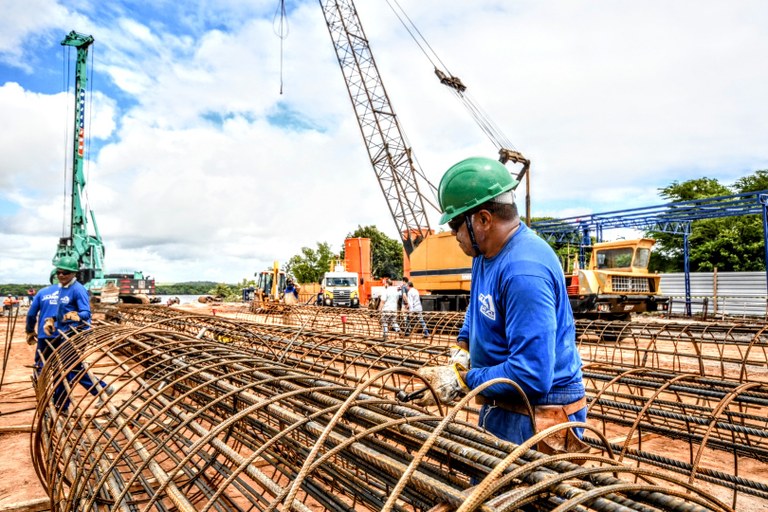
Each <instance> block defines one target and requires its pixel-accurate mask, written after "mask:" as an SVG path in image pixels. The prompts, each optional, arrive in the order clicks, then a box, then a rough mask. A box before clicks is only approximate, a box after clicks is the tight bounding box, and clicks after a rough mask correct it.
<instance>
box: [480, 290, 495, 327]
mask: <svg viewBox="0 0 768 512" xmlns="http://www.w3.org/2000/svg"><path fill="white" fill-rule="evenodd" d="M478 299H479V300H480V313H482V314H483V315H485V316H486V317H488V318H490V319H491V320H496V308H495V307H494V305H493V297H491V296H490V295H485V294H483V293H481V294H480V296H479V297H478Z"/></svg>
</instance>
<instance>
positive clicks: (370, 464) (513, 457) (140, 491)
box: [33, 325, 729, 511]
mask: <svg viewBox="0 0 768 512" xmlns="http://www.w3.org/2000/svg"><path fill="white" fill-rule="evenodd" d="M79 361H88V362H89V365H88V368H89V370H88V371H90V372H92V373H95V372H96V371H97V370H98V373H99V374H100V375H99V376H100V377H101V378H103V379H104V380H105V381H106V382H107V383H109V384H112V385H113V386H115V387H116V388H117V392H116V393H115V394H114V395H112V396H109V397H107V396H102V397H101V398H103V399H105V403H104V405H103V406H101V407H100V408H96V407H94V405H95V402H96V399H95V398H94V397H93V396H92V395H90V394H87V393H86V392H84V391H83V390H81V389H78V388H77V387H75V388H73V389H70V394H71V397H72V399H73V403H72V405H71V406H70V409H69V411H68V412H66V413H63V412H61V413H60V412H59V411H57V410H56V409H55V407H54V406H53V405H52V403H51V398H52V394H53V389H54V388H55V387H56V385H58V384H66V383H67V379H65V378H64V376H65V375H67V374H68V373H69V371H70V370H71V369H72V368H74V367H75V365H76V363H77V362H79ZM72 377H73V379H75V380H76V379H77V377H78V376H77V375H74V376H72ZM94 377H95V376H94ZM412 378H413V372H412V371H410V370H408V369H404V368H392V369H390V370H385V371H382V372H379V373H376V374H374V375H372V376H371V377H370V378H369V379H368V380H366V381H365V382H362V383H360V384H359V385H358V386H356V387H352V386H348V385H346V384H345V383H343V382H339V381H335V380H333V379H331V378H329V377H327V376H320V375H318V374H315V373H312V372H306V371H299V370H296V369H293V368H291V367H289V366H288V365H285V364H282V363H280V362H277V361H274V360H267V359H265V358H263V357H258V356H256V355H254V353H253V352H252V351H249V350H247V349H245V348H243V347H238V346H235V345H233V344H224V343H218V342H212V341H209V340H204V339H198V338H196V337H193V336H189V335H187V334H182V333H177V332H171V331H168V330H161V329H157V328H155V326H152V325H149V326H146V327H142V328H132V327H125V326H99V327H95V328H93V329H91V330H89V331H86V332H83V333H80V334H78V335H76V336H73V337H72V338H71V339H70V340H69V343H68V344H65V345H63V346H62V348H61V349H60V350H57V351H55V352H54V353H53V355H52V356H51V357H50V358H49V359H48V360H47V361H46V364H45V367H44V369H43V371H42V373H41V374H40V376H39V379H38V382H37V386H36V389H37V392H38V398H39V402H38V409H37V412H36V417H35V422H36V424H37V429H36V431H35V433H34V434H33V461H34V464H35V468H36V470H37V471H38V474H39V475H40V477H41V480H42V481H43V482H44V485H45V487H46V489H47V491H48V493H49V495H50V497H51V503H52V510H57V511H59V510H61V511H63V510H170V509H176V510H185V511H193V510H202V511H207V510H222V511H229V510H233V511H235V510H237V511H239V510H264V511H270V510H276V509H281V510H290V509H296V510H301V511H309V510H314V511H317V510H353V509H354V510H358V509H359V510H385V511H390V510H430V509H432V508H433V507H436V506H443V507H447V508H446V510H450V509H459V510H462V511H469V510H486V511H496V510H521V509H524V510H617V511H618V510H647V511H652V510H681V511H682V510H685V511H698V510H729V507H728V506H727V505H725V504H723V503H721V502H719V501H718V500H716V499H715V498H714V497H712V496H711V495H708V494H707V493H703V492H700V491H699V492H695V491H694V489H693V486H692V485H690V484H688V483H686V482H683V481H680V480H677V479H674V478H671V477H669V476H668V475H665V474H662V473H657V472H653V471H648V470H645V469H639V468H631V467H628V466H625V465H622V464H617V463H616V462H615V461H612V460H611V459H609V458H605V457H600V456H594V455H592V456H586V458H587V459H588V461H587V462H588V463H589V465H585V466H583V467H582V466H579V465H576V464H573V463H572V462H571V461H570V459H573V458H579V457H582V458H583V457H585V456H583V455H581V456H579V455H574V454H569V455H564V456H555V457H547V456H544V455H542V454H540V453H538V452H536V451H533V450H530V449H529V448H530V446H526V445H523V446H516V445H514V444H512V443H506V442H502V441H500V440H498V439H496V438H494V437H493V436H490V435H488V434H486V433H484V432H483V431H481V430H479V429H478V428H477V427H475V426H473V425H468V424H465V423H463V422H460V421H456V420H455V418H453V417H452V415H451V414H450V413H449V414H448V415H445V416H443V415H441V414H438V415H434V414H432V413H429V412H428V411H425V410H423V409H419V408H417V407H412V406H409V405H407V404H401V403H398V402H396V401H395V400H393V399H392V398H391V390H390V387H392V386H394V387H399V386H400V385H402V382H401V381H402V380H408V379H412ZM102 395H103V394H102ZM471 398H472V397H471V396H468V397H466V398H465V401H466V400H470V399H471ZM598 437H599V436H598ZM537 440H538V439H535V438H534V439H532V440H531V443H535V442H536V441H537ZM529 444H530V443H529ZM622 477H626V478H627V479H623V478H622ZM632 479H637V480H635V481H632ZM474 482H478V483H477V485H475V486H472V485H471V484H472V483H474Z"/></svg>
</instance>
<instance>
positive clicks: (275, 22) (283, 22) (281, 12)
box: [272, 0, 288, 94]
mask: <svg viewBox="0 0 768 512" xmlns="http://www.w3.org/2000/svg"><path fill="white" fill-rule="evenodd" d="M278 18H279V19H278ZM272 30H273V31H274V32H275V35H276V36H277V37H278V38H279V39H280V94H283V41H285V40H286V38H287V37H288V16H287V14H286V11H285V0H280V3H279V5H278V7H277V9H276V10H275V16H274V17H273V18H272Z"/></svg>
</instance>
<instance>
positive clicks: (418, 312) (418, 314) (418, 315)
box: [403, 281, 429, 338]
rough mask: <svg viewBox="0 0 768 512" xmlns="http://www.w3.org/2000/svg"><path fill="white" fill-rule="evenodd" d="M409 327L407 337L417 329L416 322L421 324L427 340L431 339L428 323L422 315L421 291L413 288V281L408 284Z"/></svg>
mask: <svg viewBox="0 0 768 512" xmlns="http://www.w3.org/2000/svg"><path fill="white" fill-rule="evenodd" d="M403 286H405V285H403ZM407 288H408V325H407V327H406V335H408V336H409V335H410V334H411V329H412V328H413V327H415V324H416V321H417V320H418V321H419V323H421V330H422V332H423V335H424V337H425V338H428V337H429V329H427V323H426V322H425V321H424V313H422V306H421V296H420V295H419V290H417V289H416V287H415V286H413V281H409V282H408V286H407Z"/></svg>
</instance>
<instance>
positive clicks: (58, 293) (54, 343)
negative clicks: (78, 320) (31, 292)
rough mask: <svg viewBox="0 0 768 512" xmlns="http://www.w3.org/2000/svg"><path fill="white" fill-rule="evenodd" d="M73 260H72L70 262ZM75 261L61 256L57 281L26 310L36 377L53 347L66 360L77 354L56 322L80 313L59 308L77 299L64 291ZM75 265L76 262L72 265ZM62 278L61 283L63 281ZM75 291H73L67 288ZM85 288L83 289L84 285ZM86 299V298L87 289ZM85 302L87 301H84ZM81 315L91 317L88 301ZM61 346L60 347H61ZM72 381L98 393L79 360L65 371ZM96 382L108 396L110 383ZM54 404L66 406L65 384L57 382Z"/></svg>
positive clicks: (93, 393)
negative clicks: (63, 310)
mask: <svg viewBox="0 0 768 512" xmlns="http://www.w3.org/2000/svg"><path fill="white" fill-rule="evenodd" d="M69 260H72V261H69ZM73 261H74V258H69V257H66V256H65V257H63V258H61V259H60V260H59V261H58V262H57V265H60V266H61V267H63V268H57V269H56V270H54V271H52V272H51V276H52V277H51V279H53V276H54V275H55V276H56V277H58V280H59V284H52V285H50V286H47V287H45V288H43V289H42V290H40V291H39V292H38V293H37V294H35V297H34V298H33V299H32V304H31V305H30V306H29V311H28V312H27V323H26V334H27V343H28V344H29V345H35V344H37V348H36V350H35V376H38V375H40V372H41V371H42V369H43V365H44V364H45V362H46V361H47V360H48V359H49V358H50V357H51V354H52V353H53V351H54V350H55V349H57V348H58V349H59V354H60V355H61V356H62V357H63V358H65V359H69V358H71V357H73V356H76V355H77V354H75V353H74V349H73V348H72V347H71V345H70V344H69V343H68V342H67V341H66V340H65V339H64V338H62V337H61V333H62V332H63V331H62V330H61V329H60V327H59V325H58V324H57V318H59V317H61V318H62V319H63V318H65V317H66V318H67V320H66V321H65V322H69V323H70V324H72V323H73V319H74V317H75V314H74V313H77V316H78V317H79V316H80V313H79V312H80V310H74V309H73V310H71V311H69V312H65V313H62V312H61V309H62V308H63V307H64V304H65V303H67V305H68V304H69V302H75V301H76V300H77V298H75V299H74V300H73V296H74V295H73V294H72V293H67V290H66V288H67V287H69V288H72V286H73V284H75V283H76V281H75V283H73V282H72V281H70V280H69V277H71V278H72V279H73V280H74V273H73V272H71V269H72V268H76V267H73V265H70V264H71V263H72V262H73ZM74 265H76V263H75V264H74ZM62 281H63V282H64V284H62ZM76 284H78V285H79V286H80V287H83V285H81V284H80V283H76ZM71 291H74V290H70V292H71ZM83 291H85V288H83ZM85 293H86V298H87V292H85ZM86 304H88V303H87V302H86ZM83 316H87V317H88V318H90V304H88V314H87V315H86V314H85V313H83ZM35 324H37V333H35ZM62 347H63V348H62ZM61 364H62V365H67V363H66V361H62V362H61ZM75 380H77V382H79V383H80V385H82V386H83V387H84V388H85V389H87V390H88V392H89V393H90V394H92V395H94V396H97V395H98V393H99V390H98V388H97V387H96V386H95V385H94V382H93V381H92V380H91V378H90V377H89V375H88V374H87V373H86V372H85V368H84V367H83V365H82V363H79V362H78V363H77V364H76V365H75V366H74V367H73V368H72V369H71V370H70V372H69V373H68V374H67V381H68V382H69V383H70V384H71V383H73V382H74V381H75ZM98 385H99V386H100V387H101V388H105V391H106V393H107V394H109V395H111V394H112V393H113V392H114V388H113V387H112V386H107V384H106V383H105V382H104V381H98ZM53 403H54V405H55V406H56V408H57V409H59V410H61V411H66V410H67V409H68V408H69V397H68V396H67V393H66V388H65V387H64V384H60V385H59V386H57V387H56V389H55V390H54V392H53Z"/></svg>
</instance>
